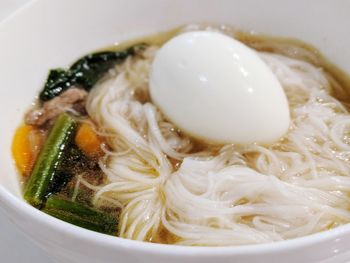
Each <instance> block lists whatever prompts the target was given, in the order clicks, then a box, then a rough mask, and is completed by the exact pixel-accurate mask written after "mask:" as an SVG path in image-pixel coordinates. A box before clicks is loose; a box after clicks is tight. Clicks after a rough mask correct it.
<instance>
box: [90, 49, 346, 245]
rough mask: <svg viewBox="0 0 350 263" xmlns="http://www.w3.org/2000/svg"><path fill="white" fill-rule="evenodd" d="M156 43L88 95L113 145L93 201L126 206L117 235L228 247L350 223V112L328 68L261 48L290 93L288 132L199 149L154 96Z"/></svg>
mask: <svg viewBox="0 0 350 263" xmlns="http://www.w3.org/2000/svg"><path fill="white" fill-rule="evenodd" d="M157 49H158V47H157V46H150V47H149V48H147V49H146V50H145V51H144V52H143V53H142V54H140V55H138V56H135V57H129V58H128V59H127V60H126V62H125V63H123V64H122V65H119V66H117V68H116V69H115V70H112V71H111V72H110V73H109V74H108V76H107V77H106V78H105V79H104V80H103V81H101V82H100V83H99V84H98V85H97V86H96V87H95V88H94V89H93V90H92V91H91V93H90V95H89V98H88V102H87V110H88V113H89V116H90V117H91V118H92V119H93V121H94V122H95V123H96V124H97V127H99V132H100V133H101V134H103V135H104V136H105V137H106V138H107V140H108V145H109V146H110V148H111V150H107V149H105V151H106V153H107V154H106V156H105V158H104V159H103V160H101V162H100V165H101V167H102V169H103V171H104V173H105V174H106V175H107V178H108V182H107V183H106V184H105V185H103V186H101V187H95V189H94V190H96V193H95V196H94V204H95V205H96V206H101V205H106V204H108V205H113V206H116V207H120V208H121V211H122V213H121V216H120V225H119V235H120V236H121V237H124V238H129V239H134V240H142V241H152V242H162V243H175V244H180V245H204V246H229V245H242V244H256V243H265V242H273V241H279V240H285V239H290V238H295V237H299V236H304V235H309V234H312V233H316V232H319V231H323V230H327V229H330V228H333V227H336V226H338V225H341V224H344V223H348V222H350V212H349V211H348V208H349V205H350V198H349V196H348V192H349V191H350V177H349V174H350V162H349V157H350V115H349V113H348V111H347V109H346V108H345V107H344V106H343V104H342V103H341V102H339V101H338V100H336V99H335V98H334V97H332V96H331V92H332V90H334V89H336V88H339V87H334V83H333V82H334V80H330V78H329V76H328V75H327V74H326V73H325V72H323V71H322V69H320V68H318V67H316V66H314V65H312V64H310V63H308V62H305V61H302V60H298V59H294V58H290V57H287V56H285V55H282V54H276V53H269V52H259V56H260V57H261V58H262V59H263V60H264V61H265V62H266V63H267V65H268V66H269V67H270V68H271V70H272V71H273V72H274V73H275V75H276V76H277V78H278V79H279V81H280V82H281V84H282V86H283V88H284V90H285V92H286V95H287V97H288V100H289V106H290V112H291V119H292V123H291V127H290V130H289V132H288V133H287V134H286V135H285V137H283V138H282V139H281V140H280V141H278V142H276V143H275V144H273V145H269V146H262V145H257V144H251V145H246V146H236V145H225V146H222V147H218V146H213V145H210V144H207V145H201V147H200V148H198V145H197V143H196V142H194V141H193V140H192V139H190V138H188V137H186V136H185V135H184V134H182V133H181V132H180V131H178V130H177V128H176V127H175V126H174V125H172V124H171V123H169V122H168V121H167V120H165V119H164V117H163V116H162V114H161V113H160V112H159V110H158V109H157V107H156V106H155V105H153V104H152V103H151V102H150V99H149V94H148V74H149V68H150V65H151V62H152V59H153V57H154V55H155V54H156V52H157ZM331 84H332V85H331ZM267 118H268V116H267ZM257 132H258V131H257Z"/></svg>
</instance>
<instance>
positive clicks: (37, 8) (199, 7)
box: [0, 0, 350, 199]
mask: <svg viewBox="0 0 350 263" xmlns="http://www.w3.org/2000/svg"><path fill="white" fill-rule="evenodd" d="M312 6H317V8H312ZM348 10H349V2H348V1H347V0H337V1H319V0H310V1H304V2H302V1H297V2H296V1H279V0H265V1H264V2H261V1H259V0H234V1H233V0H221V1H211V0H191V1H187V0H177V1H172V0H147V1H143V0H118V1H115V0H104V1H103V2H102V1H100V0H89V1H86V0H75V1H70V0H54V1H40V0H39V1H34V3H33V4H31V5H29V6H27V7H26V8H24V9H23V10H22V11H20V12H18V13H17V14H16V15H14V16H13V17H12V18H10V19H8V20H7V21H6V22H4V23H3V24H2V25H1V26H0V43H1V49H0V58H1V59H0V72H1V77H0V112H1V114H0V123H1V127H2V135H1V136H0V148H1V149H2V151H1V152H0V185H1V186H2V187H3V189H6V190H3V189H2V188H0V198H1V192H4V191H6V193H10V194H11V195H13V196H16V197H18V198H20V199H21V194H20V184H19V182H18V179H17V175H16V170H15V168H14V165H13V161H12V158H11V154H10V153H11V140H12V137H13V134H14V130H15V128H16V127H17V126H18V125H19V124H20V122H21V120H22V116H23V114H24V112H25V111H26V110H27V109H28V107H29V106H30V105H31V103H32V102H33V100H34V98H35V96H36V95H37V93H38V91H39V90H40V89H41V87H42V84H43V82H44V81H45V78H46V75H47V72H48V70H49V69H50V68H54V67H62V66H68V65H69V64H70V63H71V62H73V61H74V60H75V59H76V58H78V57H80V56H81V55H84V54H86V53H88V52H90V51H93V50H95V49H98V48H101V47H104V46H108V45H111V44H113V43H115V42H122V41H124V40H128V39H132V38H135V37H140V36H145V35H148V34H151V33H156V32H159V31H164V30H168V29H171V28H174V27H177V26H179V25H184V24H187V23H196V22H197V23H200V22H205V23H214V24H227V25H231V26H234V27H237V28H240V29H243V30H247V31H248V30H253V31H254V32H258V33H264V34H268V35H277V36H285V37H293V38H298V39H301V40H303V41H305V42H308V43H310V44H312V45H314V46H316V47H318V48H319V49H320V50H321V52H322V53H323V54H324V55H325V56H326V57H328V58H329V59H330V60H331V61H332V62H333V63H335V64H336V65H338V66H339V67H340V68H342V69H343V70H344V71H345V72H348V73H350V52H348V49H349V46H350V35H349V34H348V28H347V27H346V25H349V24H350V16H349V15H348Z"/></svg>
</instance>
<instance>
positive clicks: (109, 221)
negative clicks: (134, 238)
mask: <svg viewBox="0 0 350 263" xmlns="http://www.w3.org/2000/svg"><path fill="white" fill-rule="evenodd" d="M43 211H44V212H45V213H47V214H49V215H51V216H54V217H56V218H58V219H61V220H63V221H66V222H67V223H71V224H74V225H76V226H80V227H83V228H86V229H89V230H93V231H97V232H100V233H104V234H108V235H116V232H117V225H118V218H117V216H115V215H113V214H109V213H105V212H101V211H98V210H96V209H92V208H90V207H87V206H84V205H81V204H78V203H75V202H72V201H68V200H66V199H62V198H60V197H57V196H54V195H53V196H50V197H49V198H48V199H47V202H46V205H45V207H44V209H43Z"/></svg>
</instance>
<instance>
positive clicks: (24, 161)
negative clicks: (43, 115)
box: [12, 124, 43, 176]
mask: <svg viewBox="0 0 350 263" xmlns="http://www.w3.org/2000/svg"><path fill="white" fill-rule="evenodd" d="M42 141H43V135H42V134H41V133H40V132H39V131H37V130H36V129H35V128H34V127H33V126H30V125H25V124H24V125H21V126H20V127H18V128H17V130H16V132H15V136H14V138H13V141H12V156H13V158H14V161H15V163H16V166H17V169H18V170H19V171H20V173H21V174H22V175H23V176H29V175H30V173H31V172H32V169H33V166H34V163H35V159H36V157H37V154H38V151H39V149H40V148H41V144H42Z"/></svg>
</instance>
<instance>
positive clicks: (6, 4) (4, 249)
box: [0, 0, 53, 263]
mask: <svg viewBox="0 0 350 263" xmlns="http://www.w3.org/2000/svg"><path fill="white" fill-rule="evenodd" d="M27 2H28V0H0V21H2V20H3V19H4V18H6V17H7V16H8V15H10V14H11V13H13V12H14V11H15V10H16V9H18V8H19V7H21V6H22V5H24V4H25V3H27ZM0 258H1V259H0V262H1V263H22V262H23V263H32V262H35V263H53V261H52V260H50V258H49V257H48V255H46V253H45V252H43V251H42V250H41V249H40V248H38V247H37V246H36V245H35V244H33V243H32V242H31V241H30V240H29V239H28V238H27V237H26V236H24V235H23V234H22V233H21V232H20V231H19V230H18V229H17V228H16V227H15V226H14V225H13V224H12V223H11V222H10V221H9V219H8V218H6V216H5V215H4V213H3V212H2V211H1V210H0Z"/></svg>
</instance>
